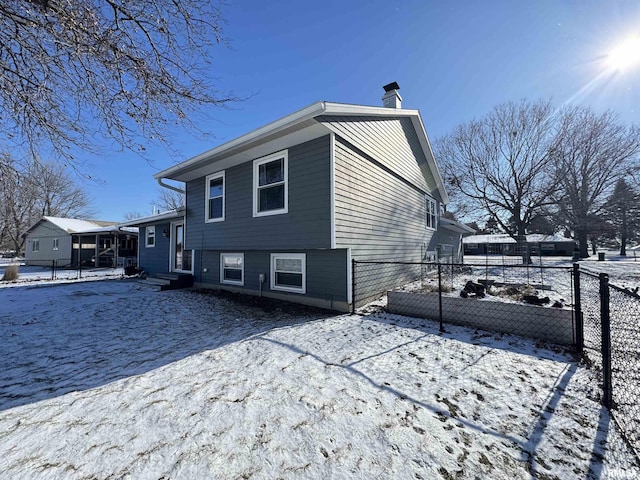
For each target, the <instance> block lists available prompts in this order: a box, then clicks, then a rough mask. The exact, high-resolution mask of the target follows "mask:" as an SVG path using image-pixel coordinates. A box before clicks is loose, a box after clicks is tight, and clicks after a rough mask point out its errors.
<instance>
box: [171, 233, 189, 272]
mask: <svg viewBox="0 0 640 480" xmlns="http://www.w3.org/2000/svg"><path fill="white" fill-rule="evenodd" d="M171 244H172V245H171V246H172V248H171V250H172V251H173V254H172V256H173V258H172V265H171V266H172V270H173V271H177V272H192V271H193V266H192V263H191V257H192V251H191V250H185V248H184V222H176V223H173V224H172V225H171Z"/></svg>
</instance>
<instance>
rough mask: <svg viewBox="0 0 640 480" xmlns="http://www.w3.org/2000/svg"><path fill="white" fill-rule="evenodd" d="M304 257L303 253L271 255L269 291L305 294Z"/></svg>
mask: <svg viewBox="0 0 640 480" xmlns="http://www.w3.org/2000/svg"><path fill="white" fill-rule="evenodd" d="M306 286H307V280H306V255H305V254H304V253H272V254H271V290H284V291H285V292H295V293H305V292H306V291H307V288H306Z"/></svg>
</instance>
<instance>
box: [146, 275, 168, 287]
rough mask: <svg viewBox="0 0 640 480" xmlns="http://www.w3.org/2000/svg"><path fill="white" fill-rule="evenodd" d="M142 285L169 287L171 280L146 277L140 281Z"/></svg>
mask: <svg viewBox="0 0 640 480" xmlns="http://www.w3.org/2000/svg"><path fill="white" fill-rule="evenodd" d="M142 283H148V284H151V285H159V286H164V285H171V280H168V279H166V278H156V277H147V278H145V279H144V280H142Z"/></svg>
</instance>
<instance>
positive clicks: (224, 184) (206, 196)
mask: <svg viewBox="0 0 640 480" xmlns="http://www.w3.org/2000/svg"><path fill="white" fill-rule="evenodd" d="M216 178H222V217H219V218H210V212H209V200H211V198H210V197H209V193H210V191H209V182H210V181H211V180H213V179H216ZM216 198H217V197H216ZM226 200H227V180H226V178H225V171H224V170H222V171H221V172H216V173H212V174H211V175H207V177H206V178H205V182H204V201H205V205H204V221H205V223H213V222H224V217H225V211H226V206H227V202H226Z"/></svg>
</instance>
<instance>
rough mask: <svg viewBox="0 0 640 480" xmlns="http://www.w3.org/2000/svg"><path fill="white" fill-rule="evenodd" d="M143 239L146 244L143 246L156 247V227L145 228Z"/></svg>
mask: <svg viewBox="0 0 640 480" xmlns="http://www.w3.org/2000/svg"><path fill="white" fill-rule="evenodd" d="M145 232H146V235H145V238H146V243H145V246H147V247H155V246H156V227H155V226H152V227H147V228H145Z"/></svg>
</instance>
